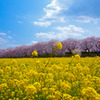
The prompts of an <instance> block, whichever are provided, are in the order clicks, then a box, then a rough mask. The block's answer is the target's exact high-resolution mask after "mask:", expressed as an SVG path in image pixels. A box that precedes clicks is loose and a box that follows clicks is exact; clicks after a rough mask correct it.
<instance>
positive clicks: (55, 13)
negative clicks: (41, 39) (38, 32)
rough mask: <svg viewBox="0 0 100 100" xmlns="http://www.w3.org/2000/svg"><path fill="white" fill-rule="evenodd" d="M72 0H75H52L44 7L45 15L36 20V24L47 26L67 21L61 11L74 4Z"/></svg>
mask: <svg viewBox="0 0 100 100" xmlns="http://www.w3.org/2000/svg"><path fill="white" fill-rule="evenodd" d="M72 1H73V0H52V2H51V3H50V4H48V5H47V6H46V8H44V12H45V15H44V16H43V17H42V18H40V19H38V21H37V22H36V21H35V22H34V24H35V25H39V26H44V27H47V26H50V25H51V24H52V23H54V22H58V21H59V22H62V23H64V22H66V20H65V17H64V16H63V15H61V12H62V11H64V10H67V9H68V8H69V6H70V5H71V4H72ZM46 24H47V25H46Z"/></svg>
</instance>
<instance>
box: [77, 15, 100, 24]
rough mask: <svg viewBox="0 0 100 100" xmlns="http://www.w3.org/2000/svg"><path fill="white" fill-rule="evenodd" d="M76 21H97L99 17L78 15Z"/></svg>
mask: <svg viewBox="0 0 100 100" xmlns="http://www.w3.org/2000/svg"><path fill="white" fill-rule="evenodd" d="M77 21H78V22H81V23H91V22H93V23H95V24H96V23H98V22H99V21H100V19H99V18H92V17H89V16H79V17H78V19H77Z"/></svg>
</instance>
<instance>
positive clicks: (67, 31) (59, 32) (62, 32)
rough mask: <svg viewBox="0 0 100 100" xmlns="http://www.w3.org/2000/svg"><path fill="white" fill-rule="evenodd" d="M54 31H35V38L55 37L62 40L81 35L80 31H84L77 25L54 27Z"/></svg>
mask: <svg viewBox="0 0 100 100" xmlns="http://www.w3.org/2000/svg"><path fill="white" fill-rule="evenodd" d="M55 29H56V32H48V33H42V32H41V33H36V36H37V38H39V39H40V38H41V39H44V40H47V39H49V40H51V39H57V40H64V39H66V38H68V37H82V33H84V32H85V31H84V30H83V29H82V28H81V27H77V26H75V25H69V26H64V27H61V26H58V27H55Z"/></svg>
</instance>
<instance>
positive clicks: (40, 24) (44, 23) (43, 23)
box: [34, 21, 51, 27]
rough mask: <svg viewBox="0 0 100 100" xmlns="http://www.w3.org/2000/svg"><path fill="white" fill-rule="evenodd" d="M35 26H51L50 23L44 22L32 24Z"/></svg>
mask: <svg viewBox="0 0 100 100" xmlns="http://www.w3.org/2000/svg"><path fill="white" fill-rule="evenodd" d="M34 24H35V25H39V26H44V27H48V26H50V25H51V22H50V21H45V22H34Z"/></svg>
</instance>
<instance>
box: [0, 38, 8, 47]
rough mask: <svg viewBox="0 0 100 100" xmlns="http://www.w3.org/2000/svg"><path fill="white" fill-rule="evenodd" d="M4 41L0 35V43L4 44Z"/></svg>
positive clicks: (5, 41)
mask: <svg viewBox="0 0 100 100" xmlns="http://www.w3.org/2000/svg"><path fill="white" fill-rule="evenodd" d="M5 43H7V40H6V39H3V38H1V37H0V45H2V44H5Z"/></svg>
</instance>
